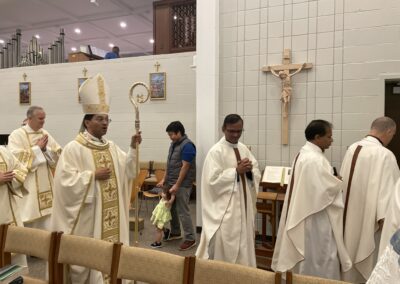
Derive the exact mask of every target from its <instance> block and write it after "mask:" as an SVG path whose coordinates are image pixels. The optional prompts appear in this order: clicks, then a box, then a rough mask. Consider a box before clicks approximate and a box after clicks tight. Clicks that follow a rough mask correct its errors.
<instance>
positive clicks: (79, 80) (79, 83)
mask: <svg viewBox="0 0 400 284" xmlns="http://www.w3.org/2000/svg"><path fill="white" fill-rule="evenodd" d="M86 80H87V78H78V102H79V103H81V96H80V95H79V88H80V87H81V86H82V84H83V82H85V81H86Z"/></svg>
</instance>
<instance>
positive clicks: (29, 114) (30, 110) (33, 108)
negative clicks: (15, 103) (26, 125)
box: [26, 106, 44, 118]
mask: <svg viewBox="0 0 400 284" xmlns="http://www.w3.org/2000/svg"><path fill="white" fill-rule="evenodd" d="M37 110H41V111H44V110H43V108H42V107H40V106H31V107H30V108H28V111H27V112H26V117H27V118H32V117H33V115H34V113H35V111H37Z"/></svg>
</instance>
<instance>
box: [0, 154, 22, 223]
mask: <svg viewBox="0 0 400 284" xmlns="http://www.w3.org/2000/svg"><path fill="white" fill-rule="evenodd" d="M7 171H13V172H14V174H15V178H14V179H13V181H12V182H7V183H0V224H5V223H8V224H12V225H18V226H22V225H23V224H22V221H21V217H20V214H19V210H18V205H17V203H16V199H17V198H22V191H21V185H22V183H23V182H24V180H25V177H26V173H27V171H26V169H25V168H24V167H23V166H22V165H21V164H20V163H19V162H18V160H17V159H16V158H15V157H14V155H13V154H11V153H10V152H9V151H8V150H7V149H6V148H5V147H3V146H0V172H2V173H4V172H7Z"/></svg>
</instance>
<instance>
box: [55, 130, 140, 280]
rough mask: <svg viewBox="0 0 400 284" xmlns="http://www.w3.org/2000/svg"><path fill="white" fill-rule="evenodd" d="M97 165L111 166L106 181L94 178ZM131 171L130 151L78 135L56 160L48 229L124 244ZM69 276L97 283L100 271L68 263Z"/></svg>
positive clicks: (73, 278) (131, 151)
mask: <svg viewBox="0 0 400 284" xmlns="http://www.w3.org/2000/svg"><path fill="white" fill-rule="evenodd" d="M100 167H108V168H110V169H111V172H112V173H111V177H110V179H108V180H105V181H100V180H96V179H95V177H94V175H95V171H96V169H98V168H100ZM135 175H136V170H135V151H133V150H131V149H130V150H129V152H128V153H125V152H123V151H122V150H121V149H120V148H119V147H118V146H117V145H115V144H114V143H113V142H112V141H106V140H105V139H102V140H99V139H96V138H94V137H93V136H91V135H90V134H89V133H87V132H84V133H81V134H79V135H78V136H77V137H76V139H75V140H73V141H71V142H70V143H68V144H67V145H66V146H65V147H64V148H63V152H62V154H61V156H60V159H59V161H58V165H57V169H56V173H55V179H54V199H53V213H52V217H51V230H54V231H63V232H64V233H65V234H73V235H79V236H86V237H92V238H96V239H104V240H108V241H113V242H114V241H120V242H122V243H124V244H126V245H129V202H130V194H131V189H132V179H133V178H134V177H135ZM69 277H70V280H71V282H72V283H103V282H102V281H103V280H102V279H103V278H102V277H103V276H102V275H101V273H97V272H95V271H93V270H91V271H90V272H89V270H87V269H86V270H82V269H77V268H75V267H70V271H69Z"/></svg>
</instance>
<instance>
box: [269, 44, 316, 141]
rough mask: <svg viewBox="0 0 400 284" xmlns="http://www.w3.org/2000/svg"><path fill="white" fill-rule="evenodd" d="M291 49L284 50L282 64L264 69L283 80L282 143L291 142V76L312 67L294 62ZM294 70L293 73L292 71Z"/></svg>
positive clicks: (308, 64) (310, 64)
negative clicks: (292, 61)
mask: <svg viewBox="0 0 400 284" xmlns="http://www.w3.org/2000/svg"><path fill="white" fill-rule="evenodd" d="M290 57H291V56H290V49H285V50H283V59H282V64H281V65H274V66H264V67H263V68H262V71H264V72H271V73H272V74H273V75H274V76H276V77H278V78H280V79H281V81H282V91H281V101H282V144H283V145H287V144H288V143H289V103H290V99H291V96H292V82H291V77H292V76H293V75H296V74H297V73H299V72H300V71H301V70H304V69H311V68H312V66H313V65H312V63H303V64H293V63H291V62H290V61H291V58H290ZM291 71H293V72H292V73H290V72H291Z"/></svg>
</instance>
